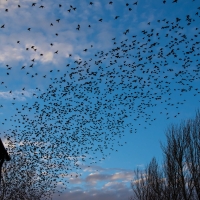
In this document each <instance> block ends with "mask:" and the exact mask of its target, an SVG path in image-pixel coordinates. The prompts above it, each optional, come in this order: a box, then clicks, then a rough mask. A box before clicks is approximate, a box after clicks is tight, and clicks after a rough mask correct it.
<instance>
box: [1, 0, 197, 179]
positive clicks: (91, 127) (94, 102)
mask: <svg viewBox="0 0 200 200" xmlns="http://www.w3.org/2000/svg"><path fill="white" fill-rule="evenodd" d="M141 2H142V1H135V2H132V3H130V2H129V3H124V7H125V8H127V12H133V7H134V6H139V4H140V3H141ZM167 3H168V4H171V6H173V5H174V3H177V4H178V3H179V1H178V0H173V1H172V0H171V1H166V0H164V1H163V5H166V4H167ZM191 3H193V1H192V0H191ZM94 4H95V1H91V2H88V6H90V7H92V6H94ZM107 4H108V5H109V6H113V5H114V4H115V2H112V1H108V2H107ZM22 7H23V5H18V9H21V8H22ZM30 7H37V8H38V9H45V2H43V1H41V2H37V3H31V4H30ZM58 8H60V9H61V8H65V9H66V12H68V13H72V12H78V10H79V7H78V6H76V7H75V6H73V5H70V7H64V5H62V4H59V3H58ZM5 12H10V10H9V8H6V9H5ZM120 18H121V16H120V14H119V15H116V16H114V17H113V20H116V21H117V20H119V19H120ZM199 21H200V7H197V8H196V11H195V13H193V14H192V15H187V16H184V17H183V16H180V17H177V18H174V20H173V21H170V20H168V19H167V18H164V19H156V23H157V25H156V26H157V27H156V28H152V27H151V22H148V23H147V24H146V26H147V28H145V29H144V30H142V31H141V32H140V33H139V34H134V35H133V34H132V33H131V31H130V28H129V27H127V28H126V29H125V30H123V32H122V33H121V34H122V35H123V36H124V39H123V40H118V39H117V38H116V37H114V38H112V43H113V46H112V48H110V49H109V50H107V51H101V50H99V51H98V52H94V55H93V56H92V57H91V58H89V59H81V58H80V59H75V60H74V61H73V63H72V62H66V64H65V67H64V69H49V73H48V74H43V75H40V74H38V72H36V71H34V67H35V66H34V64H35V61H36V60H35V58H33V59H32V60H31V61H30V64H27V65H24V66H21V68H20V70H21V71H23V70H24V71H25V70H26V73H25V76H28V77H30V78H32V79H34V78H35V77H38V76H41V78H42V79H45V80H46V79H48V78H49V85H48V88H47V89H46V91H44V90H42V89H40V88H36V90H35V92H33V94H32V98H34V99H35V102H34V103H33V104H30V103H27V102H25V103H24V104H22V105H21V106H20V107H18V106H17V99H16V98H13V100H12V105H13V108H14V109H16V110H15V113H14V114H13V115H12V117H11V118H10V119H1V124H2V125H5V124H6V123H8V122H9V123H10V124H12V126H11V127H10V128H9V129H8V130H7V131H6V135H5V137H6V139H7V140H8V141H9V142H10V144H11V143H12V144H13V143H22V145H19V146H17V147H15V148H16V151H17V152H22V151H26V152H28V157H29V160H30V162H33V163H35V162H38V163H40V161H41V160H43V161H42V164H44V163H45V162H46V161H45V160H47V162H48V163H50V164H48V165H45V166H46V168H45V169H46V171H48V173H52V174H55V176H57V178H58V179H57V180H59V181H60V179H61V178H62V177H60V176H59V174H61V173H63V172H66V174H67V175H70V173H71V172H73V171H74V170H76V174H75V175H74V176H75V177H78V176H80V175H81V174H80V170H81V164H80V162H83V163H84V162H85V161H88V160H90V164H95V163H98V161H99V159H100V160H101V159H106V157H107V156H108V155H109V154H110V151H118V148H119V146H123V145H125V143H124V142H121V141H122V140H121V138H122V137H124V135H125V134H126V133H127V130H129V132H131V133H137V128H135V124H136V123H137V122H138V121H139V120H140V121H141V119H142V121H143V123H142V124H139V125H140V126H144V128H147V127H148V126H150V125H152V124H153V122H154V121H155V120H157V118H155V116H154V115H153V114H152V113H153V111H154V108H155V107H157V106H158V105H160V104H163V105H164V110H163V111H161V113H162V112H163V113H165V115H166V119H169V118H172V117H175V118H176V117H177V116H178V115H179V114H180V112H179V111H178V108H179V106H180V105H182V104H184V103H185V100H184V99H183V100H182V101H181V100H180V101H178V102H177V100H176V99H173V98H172V95H173V93H176V95H178V96H182V95H183V96H184V94H185V93H187V94H191V95H194V96H198V95H199V93H200V91H199V88H198V87H197V88H196V87H194V84H193V83H195V82H197V81H199V79H200V75H199V70H200V61H199V56H200V50H199V48H200V41H199V37H200V30H199V27H198V26H196V27H195V25H194V24H196V23H199ZM61 22H62V18H61V17H60V18H56V19H55V21H54V22H50V23H49V26H50V27H51V28H52V29H53V28H54V26H55V23H57V24H59V25H60V24H61ZM96 23H104V18H99V19H98V20H97V22H96ZM193 25H194V26H193ZM60 26H62V25H60ZM130 26H131V25H130ZM190 26H191V27H193V29H192V31H191V32H186V31H185V29H186V28H187V29H188V27H190ZM6 28H7V24H2V25H1V30H0V32H1V31H3V29H6ZM81 29H82V25H81V24H78V25H77V26H76V28H75V30H74V31H77V32H78V31H80V30H81ZM88 29H92V25H88ZM27 31H29V32H31V31H32V27H28V28H27ZM55 35H56V37H59V32H57V33H55ZM20 42H21V41H19V40H17V41H16V43H17V44H19V45H20ZM52 46H54V41H52V42H51V43H50V44H49V48H51V47H52ZM92 48H93V45H91V46H90V48H83V49H82V51H83V53H85V54H87V53H88V52H91V51H93V50H92ZM26 50H27V51H34V52H36V51H37V46H36V45H32V46H30V47H26ZM60 51H61V50H59V49H57V50H56V51H54V54H59V53H60ZM39 54H40V56H41V57H42V56H44V55H45V52H40V53H39ZM90 55H91V54H90ZM68 57H69V58H70V57H71V58H72V57H73V55H72V54H69V55H68ZM172 64H173V65H172ZM13 68H14V67H12V66H9V65H6V72H5V76H11V74H12V70H13ZM50 74H53V76H51V75H50ZM0 84H1V88H6V89H7V90H9V93H10V94H12V92H13V91H12V88H9V87H8V85H9V84H8V83H7V82H6V80H4V81H1V83H0ZM25 92H26V86H24V87H23V88H22V90H21V95H22V96H23V95H24V94H25ZM3 106H4V105H3V104H2V105H0V109H1V108H3ZM169 107H174V110H175V112H176V114H175V115H174V116H171V115H170V113H169V112H168V108H169ZM176 110H177V111H176ZM99 153H101V154H102V156H101V158H99ZM97 155H98V156H97ZM11 157H12V154H11ZM52 166H56V167H52ZM88 167H89V166H88ZM70 176H73V175H70ZM63 180H65V177H63Z"/></svg>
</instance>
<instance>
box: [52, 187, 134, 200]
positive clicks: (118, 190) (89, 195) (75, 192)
mask: <svg viewBox="0 0 200 200" xmlns="http://www.w3.org/2000/svg"><path fill="white" fill-rule="evenodd" d="M115 186H116V185H115ZM113 189H114V190H110V189H99V190H97V189H91V190H85V191H84V190H82V189H81V188H76V189H72V190H69V189H68V190H67V191H66V192H65V193H63V194H61V195H60V196H58V194H56V195H54V198H53V199H59V200H65V199H70V200H77V199H81V200H102V199H104V200H122V199H129V198H130V197H131V195H132V191H131V190H130V189H128V188H126V187H123V186H122V185H120V184H119V185H118V187H115V188H113Z"/></svg>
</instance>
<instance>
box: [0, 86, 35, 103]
mask: <svg viewBox="0 0 200 200" xmlns="http://www.w3.org/2000/svg"><path fill="white" fill-rule="evenodd" d="M34 94H36V90H33V89H30V90H26V91H17V90H15V91H6V92H0V99H6V100H13V98H16V100H18V101H25V100H26V99H27V98H32V97H33V95H34Z"/></svg>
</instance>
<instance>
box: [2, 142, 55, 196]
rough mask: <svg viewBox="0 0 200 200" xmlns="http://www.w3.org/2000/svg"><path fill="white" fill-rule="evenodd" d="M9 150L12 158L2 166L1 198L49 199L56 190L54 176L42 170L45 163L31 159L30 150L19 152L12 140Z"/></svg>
mask: <svg viewBox="0 0 200 200" xmlns="http://www.w3.org/2000/svg"><path fill="white" fill-rule="evenodd" d="M8 150H9V152H12V154H11V156H12V159H11V161H9V162H4V164H3V167H2V180H1V185H0V200H36V199H37V200H39V199H49V198H50V197H51V195H52V193H53V192H54V190H55V185H54V184H53V179H54V177H52V176H51V175H52V174H51V173H48V172H45V171H44V170H42V168H45V166H44V163H43V162H42V161H40V160H37V162H34V160H33V161H31V157H30V155H29V152H24V153H23V152H19V151H18V148H17V147H16V145H13V143H12V142H11V141H10V142H9V145H8ZM47 164H48V163H46V165H47Z"/></svg>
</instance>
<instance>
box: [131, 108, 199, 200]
mask: <svg viewBox="0 0 200 200" xmlns="http://www.w3.org/2000/svg"><path fill="white" fill-rule="evenodd" d="M166 138H167V142H166V145H163V144H161V148H162V150H163V164H162V166H159V165H158V163H157V161H156V159H155V158H153V159H152V161H151V162H150V164H149V165H147V166H146V168H145V170H139V169H137V170H136V171H135V179H134V180H133V181H132V189H133V192H134V196H133V199H136V200H147V199H148V200H150V199H152V200H153V199H154V200H156V199H163V200H165V199H166V200H170V199H173V200H197V199H200V112H199V111H197V113H196V117H195V119H191V120H186V121H183V122H182V123H181V124H180V125H179V126H175V125H171V126H170V127H169V128H168V129H167V131H166Z"/></svg>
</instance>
